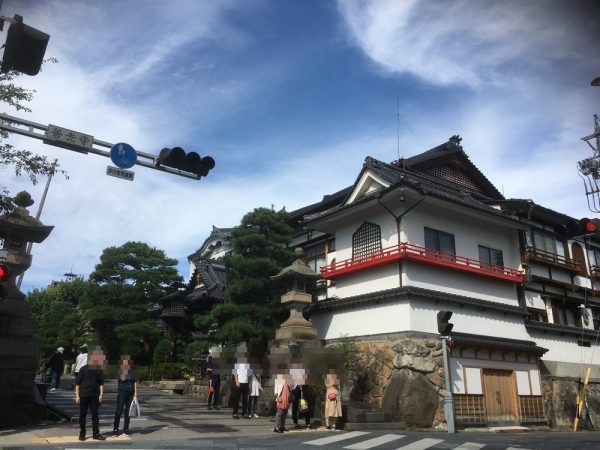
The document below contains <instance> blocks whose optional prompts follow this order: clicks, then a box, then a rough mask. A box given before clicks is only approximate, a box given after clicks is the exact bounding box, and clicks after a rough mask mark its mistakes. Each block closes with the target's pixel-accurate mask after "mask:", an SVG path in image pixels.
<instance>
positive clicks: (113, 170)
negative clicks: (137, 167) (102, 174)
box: [106, 166, 135, 181]
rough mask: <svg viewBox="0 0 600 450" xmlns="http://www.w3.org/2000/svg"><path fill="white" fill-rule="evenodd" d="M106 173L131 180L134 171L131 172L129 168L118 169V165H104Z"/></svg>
mask: <svg viewBox="0 0 600 450" xmlns="http://www.w3.org/2000/svg"><path fill="white" fill-rule="evenodd" d="M106 175H110V176H111V177H116V178H122V179H124V180H129V181H133V177H134V175H135V172H132V171H131V170H125V169H119V168H118V167H113V166H106Z"/></svg>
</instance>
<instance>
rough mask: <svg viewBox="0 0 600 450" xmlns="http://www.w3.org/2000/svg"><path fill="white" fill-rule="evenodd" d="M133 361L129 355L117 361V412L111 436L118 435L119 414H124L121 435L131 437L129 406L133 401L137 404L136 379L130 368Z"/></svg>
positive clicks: (133, 371) (132, 369)
mask: <svg viewBox="0 0 600 450" xmlns="http://www.w3.org/2000/svg"><path fill="white" fill-rule="evenodd" d="M132 365H133V360H132V359H131V357H130V356H129V355H121V358H120V360H119V369H118V370H117V380H118V388H117V410H116V411H115V420H114V424H113V432H112V435H113V436H118V435H119V422H120V421H121V414H122V413H123V411H124V412H125V418H124V419H123V434H124V435H125V436H131V434H130V432H129V421H130V415H129V414H130V410H131V404H132V402H133V400H134V399H135V400H136V402H137V379H136V375H135V369H134V368H133V367H132Z"/></svg>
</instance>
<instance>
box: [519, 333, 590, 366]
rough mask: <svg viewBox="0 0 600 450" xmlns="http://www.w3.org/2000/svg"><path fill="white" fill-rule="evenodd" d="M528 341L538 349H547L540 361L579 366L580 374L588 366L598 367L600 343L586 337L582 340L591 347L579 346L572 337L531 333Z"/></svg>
mask: <svg viewBox="0 0 600 450" xmlns="http://www.w3.org/2000/svg"><path fill="white" fill-rule="evenodd" d="M529 339H530V340H532V341H535V343H536V344H537V345H539V346H540V347H544V348H547V349H548V352H546V353H545V354H544V356H543V357H542V360H547V361H560V362H564V363H572V364H581V366H582V372H583V371H584V369H585V367H587V366H589V365H600V342H599V341H595V340H594V339H590V338H587V337H586V338H585V339H584V340H585V341H588V342H589V341H591V343H592V346H591V347H582V346H579V345H578V344H577V342H576V340H577V339H578V338H576V337H574V336H573V337H572V336H568V337H567V336H559V335H552V334H543V333H536V332H533V331H532V332H531V333H530V337H529Z"/></svg>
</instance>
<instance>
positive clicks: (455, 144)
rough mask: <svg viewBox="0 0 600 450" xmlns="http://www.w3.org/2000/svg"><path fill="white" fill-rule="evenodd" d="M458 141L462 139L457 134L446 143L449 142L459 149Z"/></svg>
mask: <svg viewBox="0 0 600 450" xmlns="http://www.w3.org/2000/svg"><path fill="white" fill-rule="evenodd" d="M460 141H462V138H461V137H460V136H459V135H458V134H455V135H454V136H452V137H451V138H450V139H448V142H450V143H451V144H452V145H453V146H455V147H460Z"/></svg>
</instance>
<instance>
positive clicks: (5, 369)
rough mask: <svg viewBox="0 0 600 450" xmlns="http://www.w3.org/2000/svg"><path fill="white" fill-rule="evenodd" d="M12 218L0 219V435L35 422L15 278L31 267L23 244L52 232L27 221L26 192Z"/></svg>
mask: <svg viewBox="0 0 600 450" xmlns="http://www.w3.org/2000/svg"><path fill="white" fill-rule="evenodd" d="M14 202H15V204H16V205H17V207H16V209H15V210H14V211H13V212H10V213H8V214H4V215H2V216H0V239H2V248H1V249H0V263H1V264H2V265H3V266H5V267H6V268H7V269H8V280H7V281H6V282H4V283H3V284H4V286H3V287H4V293H3V298H1V299H0V397H1V398H2V401H0V429H1V428H6V427H10V426H15V425H24V424H28V423H32V422H34V421H35V420H36V418H37V414H36V408H35V404H34V380H35V373H36V354H37V346H36V343H35V341H34V339H33V321H32V319H31V309H30V307H29V304H28V303H27V302H26V301H25V294H23V293H22V292H21V291H20V290H19V288H18V287H17V286H16V283H15V281H16V278H17V277H18V276H19V275H21V274H22V273H23V272H25V271H26V270H27V269H28V268H29V267H30V266H31V255H30V254H29V253H27V250H26V248H27V243H28V242H36V243H40V242H42V241H43V240H44V239H46V238H47V237H48V235H49V234H50V232H51V231H52V229H53V228H54V227H52V226H46V225H44V224H42V223H41V222H40V221H39V220H38V219H36V218H34V217H31V216H30V215H29V212H28V211H27V209H26V208H27V207H28V206H31V205H32V204H33V200H32V199H31V196H30V195H29V194H28V193H27V192H20V193H19V194H17V196H16V197H15V199H14Z"/></svg>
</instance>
